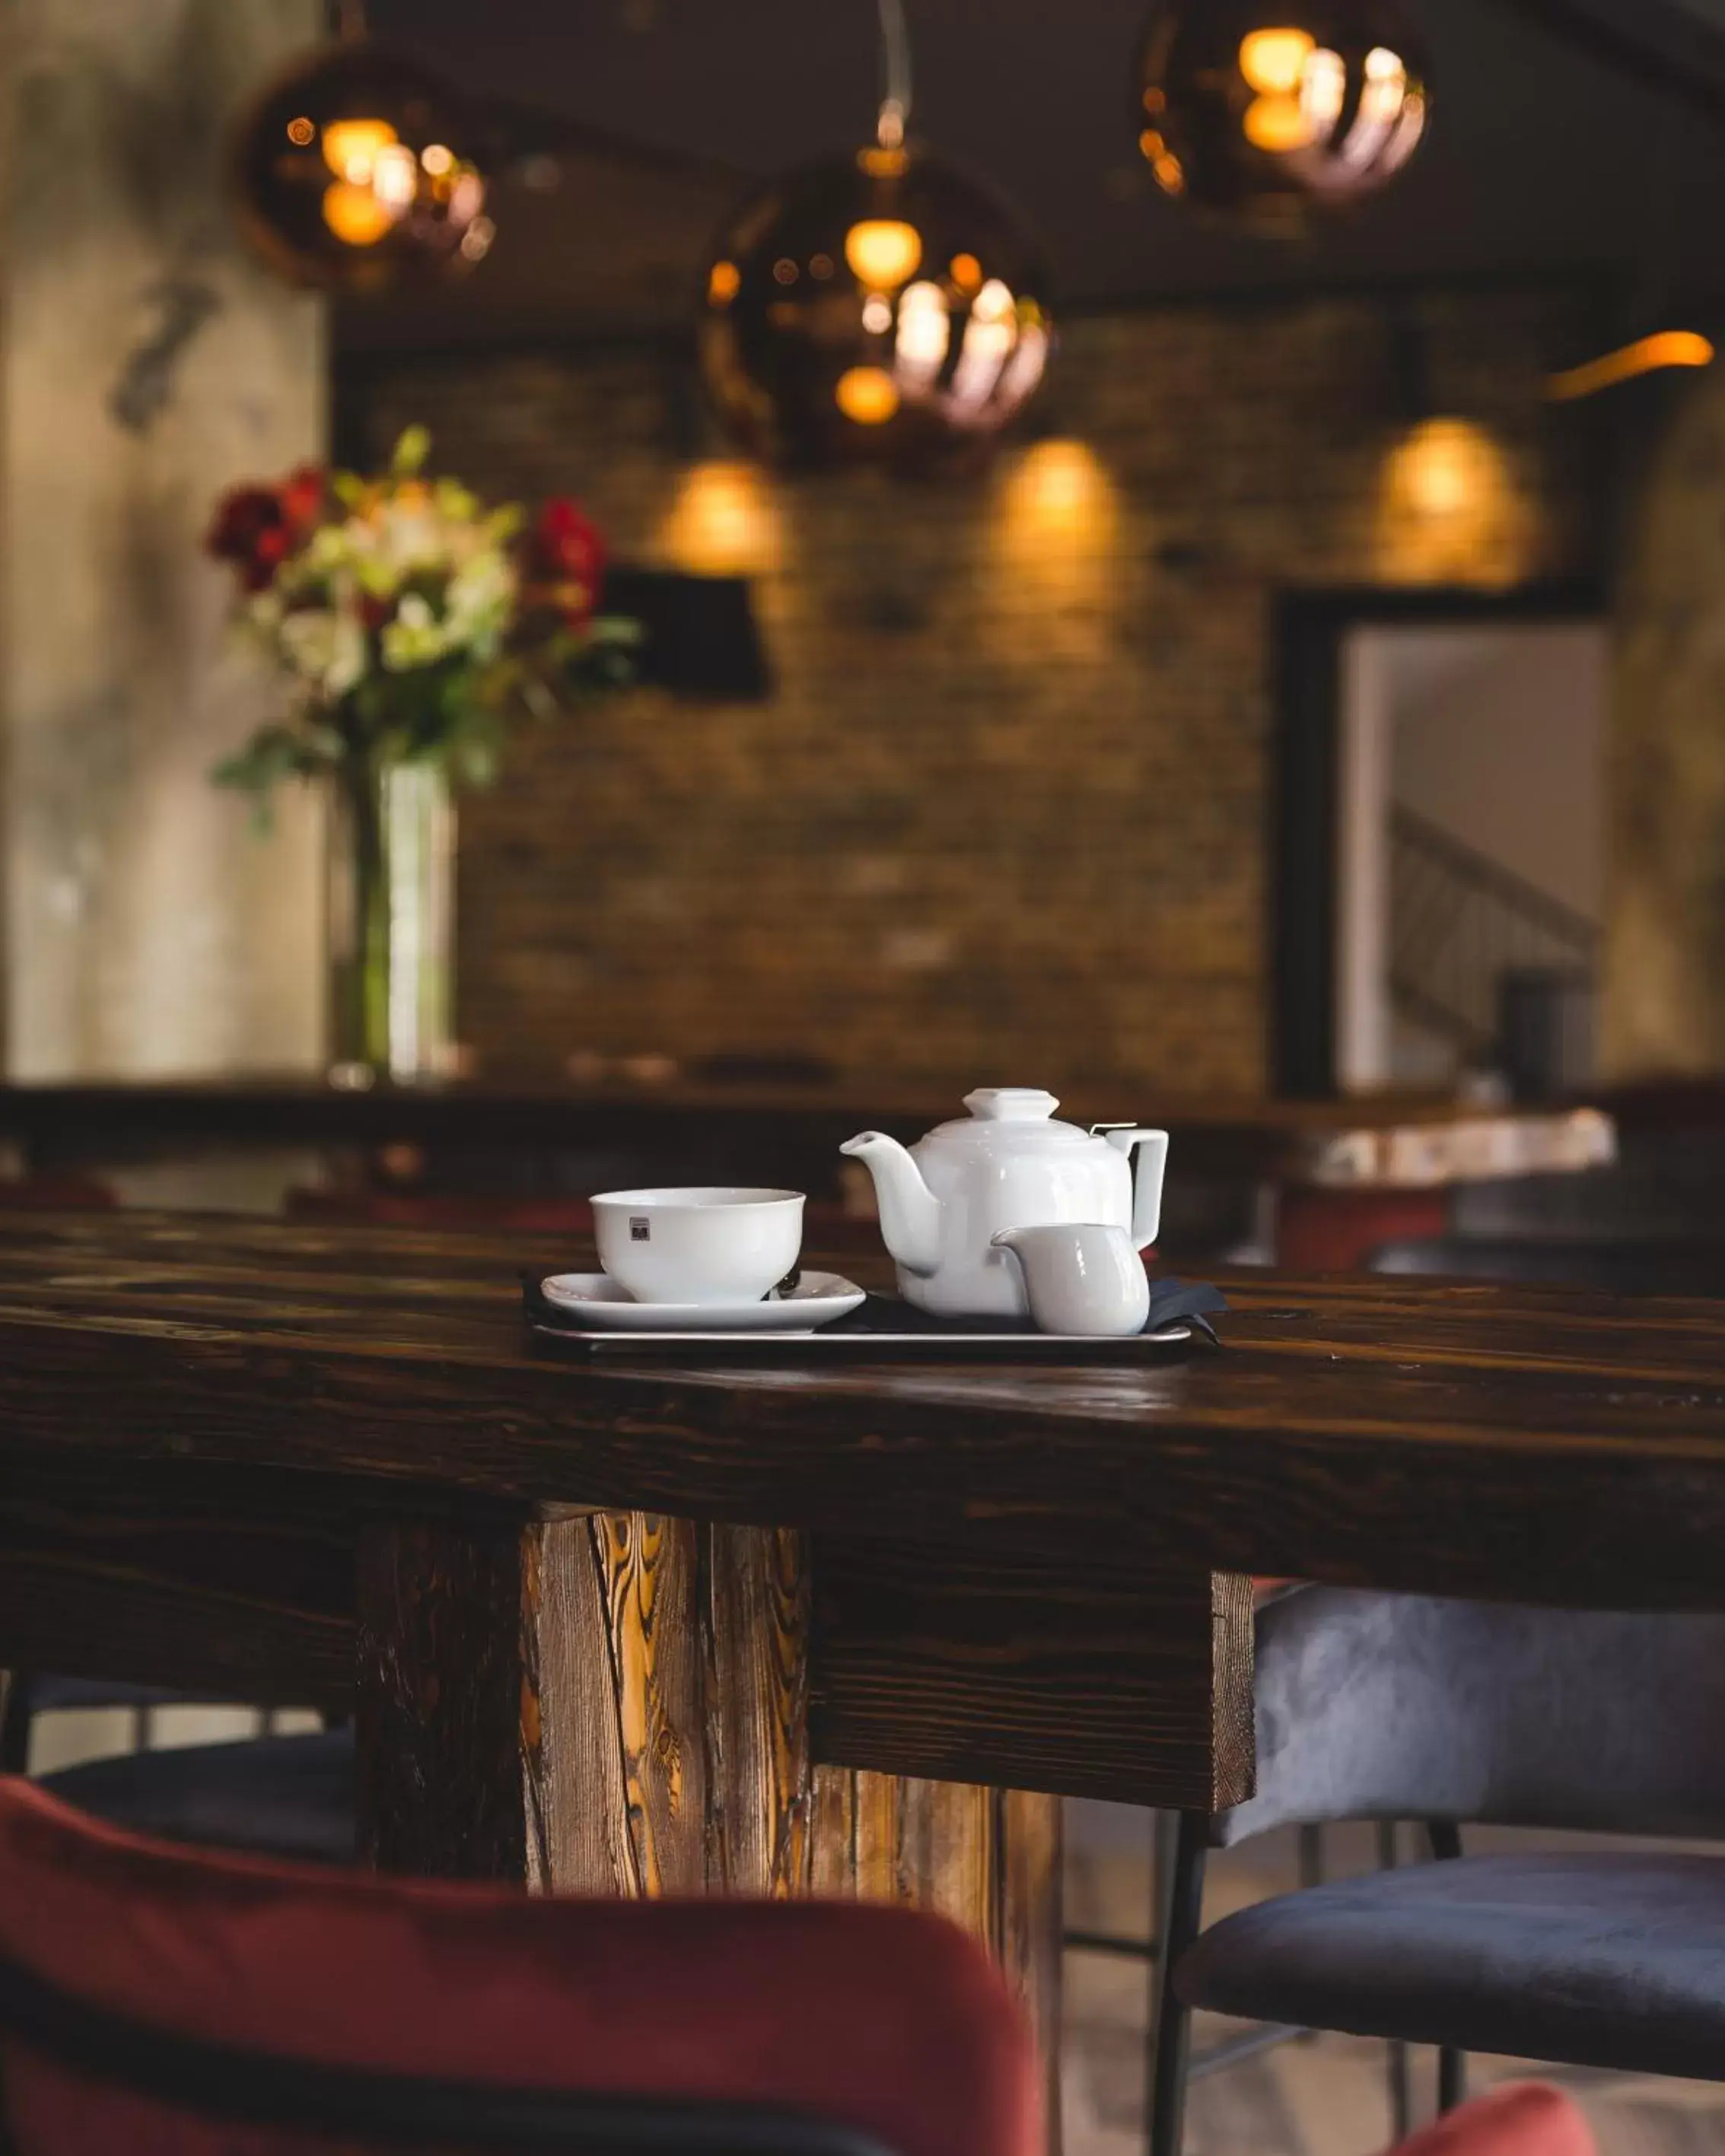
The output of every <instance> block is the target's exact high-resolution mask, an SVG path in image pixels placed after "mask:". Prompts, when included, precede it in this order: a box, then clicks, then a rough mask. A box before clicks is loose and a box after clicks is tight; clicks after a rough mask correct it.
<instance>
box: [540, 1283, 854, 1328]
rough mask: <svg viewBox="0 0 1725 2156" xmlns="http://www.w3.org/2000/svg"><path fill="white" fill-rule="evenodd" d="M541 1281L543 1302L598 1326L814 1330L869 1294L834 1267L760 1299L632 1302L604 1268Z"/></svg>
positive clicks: (585, 1323) (580, 1322) (587, 1324)
mask: <svg viewBox="0 0 1725 2156" xmlns="http://www.w3.org/2000/svg"><path fill="white" fill-rule="evenodd" d="M540 1286H541V1287H542V1289H543V1290H544V1293H545V1299H546V1301H547V1302H550V1303H554V1304H555V1305H556V1306H557V1308H558V1309H559V1310H560V1311H562V1312H563V1313H564V1314H565V1316H567V1317H570V1318H572V1319H573V1320H574V1322H575V1323H576V1324H578V1325H580V1326H583V1327H587V1328H588V1329H589V1330H590V1331H593V1332H814V1329H815V1327H817V1326H819V1325H830V1324H831V1323H832V1322H833V1320H834V1318H835V1317H845V1316H847V1315H848V1314H849V1313H850V1312H851V1311H853V1310H858V1309H860V1307H861V1306H862V1305H863V1303H864V1302H865V1301H866V1300H867V1296H866V1295H865V1291H864V1290H863V1289H861V1288H860V1287H858V1286H856V1285H855V1282H854V1281H848V1280H841V1279H840V1278H839V1275H838V1274H837V1273H804V1274H803V1277H802V1279H801V1280H800V1281H798V1283H797V1285H796V1286H795V1287H793V1288H791V1289H789V1290H788V1291H781V1290H780V1289H778V1288H774V1290H773V1292H772V1294H771V1295H769V1296H768V1298H767V1300H766V1301H764V1302H634V1301H631V1300H630V1298H629V1296H628V1295H627V1294H626V1293H625V1292H624V1290H623V1289H622V1288H620V1287H619V1286H618V1285H617V1283H616V1281H614V1280H613V1279H612V1278H611V1276H610V1275H609V1274H608V1273H555V1274H553V1275H552V1277H551V1278H550V1279H549V1280H547V1281H541V1282H540Z"/></svg>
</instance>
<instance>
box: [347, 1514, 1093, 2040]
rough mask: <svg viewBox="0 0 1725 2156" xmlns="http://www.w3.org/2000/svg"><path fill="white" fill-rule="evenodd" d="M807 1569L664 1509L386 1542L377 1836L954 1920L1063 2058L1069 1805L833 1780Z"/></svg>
mask: <svg viewBox="0 0 1725 2156" xmlns="http://www.w3.org/2000/svg"><path fill="white" fill-rule="evenodd" d="M807 1578H808V1561H807V1556H806V1551H805V1549H804V1548H803V1543H802V1538H801V1537H798V1536H797V1535H795V1534H793V1533H790V1532H786V1531H783V1530H772V1529H764V1528H748V1529H739V1528H735V1527H721V1528H713V1527H696V1526H693V1525H691V1524H690V1523H688V1522H677V1521H671V1520H667V1519H665V1518H663V1517H658V1516H655V1515H650V1514H644V1513H633V1514H606V1515H599V1516H596V1517H591V1518H586V1519H575V1520H564V1521H557V1522H549V1523H546V1522H522V1523H521V1524H520V1525H519V1526H518V1527H514V1528H509V1527H504V1526H501V1525H497V1524H493V1525H491V1526H490V1527H482V1528H480V1529H479V1530H476V1531H475V1532H474V1533H473V1534H471V1535H470V1536H466V1537H464V1536H463V1535H462V1533H461V1531H460V1530H459V1529H458V1528H455V1527H451V1526H449V1524H448V1523H447V1522H444V1523H440V1524H438V1525H435V1526H427V1525H425V1524H423V1523H413V1524H408V1525H403V1526H401V1527H398V1528H396V1529H394V1530H393V1531H386V1530H379V1529H377V1528H372V1529H369V1530H367V1533H366V1536H365V1537H364V1539H363V1541H362V1551H361V1559H360V1604H361V1622H360V1658H361V1677H362V1681H361V1690H360V1714H359V1734H360V1739H361V1745H362V1755H363V1757H364V1759H365V1765H364V1767H363V1768H362V1812H363V1816H362V1845H363V1846H364V1847H365V1848H366V1849H367V1851H368V1852H369V1853H370V1854H371V1855H372V1858H373V1860H374V1861H377V1862H379V1863H381V1864H383V1865H385V1866H388V1867H389V1868H392V1869H409V1868H410V1869H413V1870H414V1871H420V1872H423V1873H429V1874H433V1875H436V1876H496V1877H503V1878H521V1879H524V1880H526V1881H527V1882H528V1883H529V1884H531V1885H533V1886H537V1887H539V1888H540V1889H542V1890H550V1891H558V1892H581V1893H599V1894H617V1895H625V1896H658V1895H663V1894H669V1893H701V1892H711V1893H725V1892H753V1893H770V1894H775V1895H779V1896H796V1895H805V1894H809V1893H825V1894H836V1895H840V1896H844V1897H856V1898H861V1899H867V1900H875V1901H881V1902H891V1903H894V1904H896V1905H898V1906H900V1907H910V1908H921V1909H928V1910H933V1911H936V1912H939V1913H941V1914H942V1915H944V1916H947V1917H950V1918H952V1921H953V1922H957V1923H958V1924H961V1925H962V1926H963V1928H965V1929H966V1930H968V1932H970V1933H972V1934H973V1936H974V1937H976V1938H978V1939H980V1940H982V1941H983V1943H985V1944H986V1945H987V1947H988V1949H989V1951H990V1952H991V1953H993V1954H994V1955H995V1956H996V1957H997V1958H999V1959H1000V1960H1001V1961H1002V1962H1003V1963H1004V1964H1005V1965H1006V1966H1007V1967H1008V1968H1009V1970H1010V1972H1011V1974H1012V1976H1013V1979H1014V1983H1015V1984H1016V1985H1017V1986H1018V1988H1019V1990H1020V1992H1021V1993H1022V1994H1023V1996H1024V1999H1025V2000H1026V2002H1027V2005H1029V2007H1030V2008H1031V2010H1033V2011H1034V2013H1035V2014H1036V2015H1038V2016H1039V2017H1040V2025H1041V2026H1042V2028H1043V2030H1044V2033H1045V2038H1046V2039H1047V2040H1049V2041H1050V2043H1052V2040H1053V2035H1054V2030H1055V2023H1054V2020H1053V2017H1054V2016H1055V2015H1056V2013H1057V2010H1058V1996H1059V1994H1058V1984H1057V1979H1056V1978H1055V1974H1053V1966H1054V1963H1055V1960H1056V1959H1057V1957H1058V1952H1059V1933H1060V1906H1059V1879H1058V1862H1059V1832H1058V1803H1057V1800H1055V1799H1052V1798H1041V1799H1037V1798H1029V1797H1018V1796H1009V1795H1007V1794H1005V1793H1004V1792H1003V1791H1001V1790H999V1789H988V1788H984V1787H980V1786H976V1785H972V1784H955V1783H943V1782H937V1781H931V1780H928V1779H908V1778H904V1779H901V1778H898V1777H895V1776H891V1775H885V1774H866V1773H854V1772H847V1771H840V1770H834V1769H830V1768H824V1769H819V1770H817V1769H815V1768H813V1767H812V1766H811V1764H810V1760H809V1742H808V1733H807V1722H808V1702H809V1676H808V1666H807V1665H808V1656H809V1594H808V1589H807Z"/></svg>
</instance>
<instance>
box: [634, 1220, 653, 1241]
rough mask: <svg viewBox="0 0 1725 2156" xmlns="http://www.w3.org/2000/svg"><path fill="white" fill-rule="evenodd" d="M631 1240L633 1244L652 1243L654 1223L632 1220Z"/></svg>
mask: <svg viewBox="0 0 1725 2156" xmlns="http://www.w3.org/2000/svg"><path fill="white" fill-rule="evenodd" d="M629 1240H630V1242H632V1243H650V1242H651V1241H652V1240H653V1223H652V1222H651V1221H650V1220H643V1219H632V1220H631V1221H630V1222H629Z"/></svg>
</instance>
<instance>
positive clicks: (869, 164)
mask: <svg viewBox="0 0 1725 2156" xmlns="http://www.w3.org/2000/svg"><path fill="white" fill-rule="evenodd" d="M856 162H857V165H858V167H859V168H860V170H861V171H863V172H866V173H867V174H868V176H869V177H870V179H871V180H896V179H897V178H899V177H900V176H901V174H903V173H904V172H908V171H909V169H910V164H911V160H910V157H909V154H908V153H907V152H906V151H905V150H904V148H903V147H902V146H901V145H900V144H898V143H896V142H870V144H869V146H868V147H867V148H866V149H864V150H859V151H857V153H856Z"/></svg>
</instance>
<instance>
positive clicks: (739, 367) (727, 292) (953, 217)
mask: <svg viewBox="0 0 1725 2156" xmlns="http://www.w3.org/2000/svg"><path fill="white" fill-rule="evenodd" d="M880 12H881V25H882V32H883V37H884V40H885V44H886V59H887V87H886V98H885V100H884V101H883V103H882V105H881V107H880V120H879V125H878V126H877V129H876V134H875V141H873V142H871V143H869V144H867V145H865V146H864V147H863V148H861V149H860V150H859V151H856V152H855V154H854V155H849V156H839V157H829V158H824V159H822V160H820V161H819V162H816V163H813V164H809V165H805V166H803V167H800V168H798V170H796V171H793V172H788V173H787V174H785V175H784V176H783V177H782V178H779V179H776V180H774V181H773V182H769V183H768V185H767V186H766V187H762V189H761V190H760V191H759V192H758V193H756V194H755V195H754V196H752V198H750V199H749V200H748V201H747V202H746V203H744V204H743V205H742V208H741V209H740V210H738V212H737V214H736V216H735V217H734V218H732V220H731V222H730V223H729V224H728V225H727V227H726V229H725V231H724V233H723V234H722V235H721V238H720V240H719V242H718V244H717V245H716V248H715V249H713V251H712V253H711V256H710V257H709V259H708V261H707V264H706V272H705V277H704V290H703V293H702V300H701V321H700V344H701V366H702V371H703V373H704V375H705V377H706V383H707V387H708V389H709V391H710V393H711V396H712V398H713V401H714V403H715V404H716V407H717V408H718V411H719V413H720V414H721V417H722V418H723V419H724V421H725V422H726V425H727V426H728V428H729V429H730V430H731V431H732V433H733V434H735V435H736V436H737V439H739V440H740V441H741V442H742V444H744V445H745V446H746V447H747V448H748V449H751V450H752V451H753V452H754V453H755V454H757V455H759V456H762V457H764V458H767V459H770V460H772V461H774V462H777V463H781V464H786V465H801V466H819V465H834V464H842V463H847V462H875V463H886V464H895V465H906V466H915V465H928V464H932V463H940V462H946V461H952V460H954V459H963V458H965V457H967V456H974V455H976V454H979V453H980V452H982V451H983V450H984V449H985V448H986V445H987V444H989V443H990V442H991V441H992V440H993V438H994V437H995V436H997V435H998V434H999V432H1000V430H1001V429H1002V428H1004V426H1005V425H1006V423H1008V421H1009V420H1010V419H1011V418H1012V417H1013V416H1014V413H1017V412H1019V410H1021V409H1022V408H1023V407H1024V404H1025V403H1027V402H1028V401H1029V398H1030V397H1031V396H1032V395H1033V394H1034V391H1035V389H1036V388H1037V385H1038V383H1039V382H1040V381H1041V379H1042V376H1043V374H1044V372H1045V369H1046V367H1047V365H1048V361H1049V357H1050V351H1051V349H1052V336H1053V328H1052V321H1051V318H1050V279H1049V275H1048V270H1047V267H1046V264H1045V262H1044V260H1043V259H1042V257H1041V254H1040V251H1039V250H1038V249H1037V248H1036V247H1035V245H1034V243H1033V242H1032V241H1031V240H1030V239H1029V238H1028V237H1027V236H1026V234H1024V230H1023V228H1022V227H1021V226H1020V225H1019V223H1018V221H1017V219H1016V218H1014V216H1013V214H1012V213H1011V212H1010V211H1009V209H1008V208H1006V207H1005V206H1004V204H1003V203H1000V202H999V200H998V199H997V198H995V196H994V195H993V193H991V192H990V191H989V190H988V189H987V188H986V187H983V186H981V185H979V184H978V182H975V181H973V180H972V179H970V178H968V177H966V176H965V175H964V174H963V173H962V172H957V170H955V169H954V168H953V167H952V166H951V165H949V164H947V163H946V162H944V161H943V160H942V159H940V158H937V157H931V156H929V155H927V153H926V152H925V151H922V150H920V149H917V148H916V147H915V146H912V145H911V144H910V143H909V142H907V141H906V137H905V126H906V120H907V118H908V116H909V110H910V73H909V62H908V52H907V44H906V36H905V28H904V19H903V15H902V13H901V7H900V0H880Z"/></svg>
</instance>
